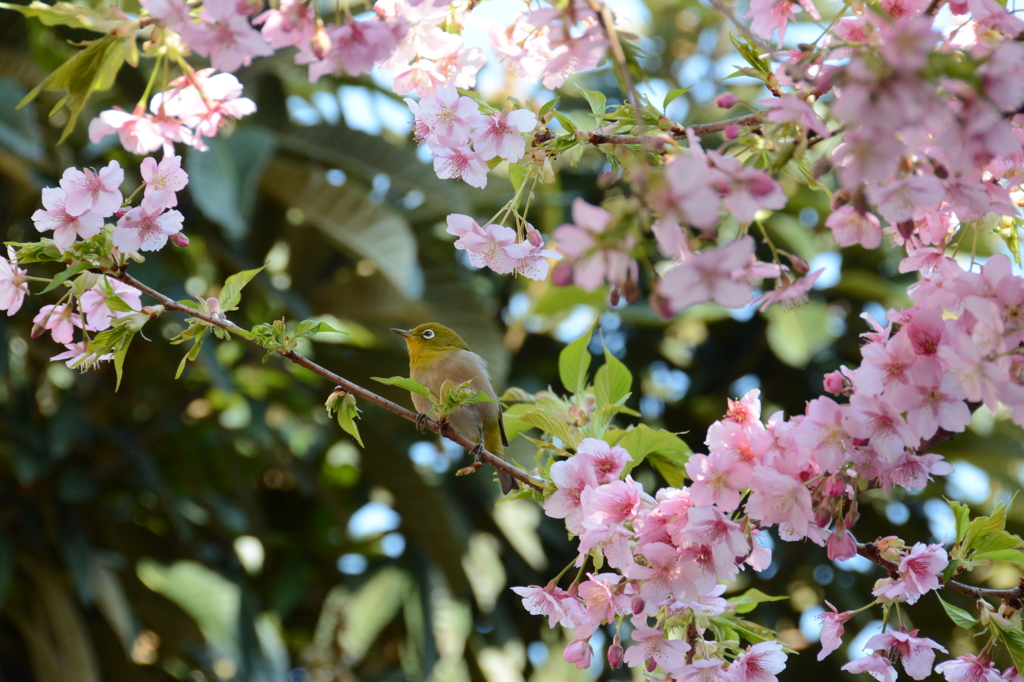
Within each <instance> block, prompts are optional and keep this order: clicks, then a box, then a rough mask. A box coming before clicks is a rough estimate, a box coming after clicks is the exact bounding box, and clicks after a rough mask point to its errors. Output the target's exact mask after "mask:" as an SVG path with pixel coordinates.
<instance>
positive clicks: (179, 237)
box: [171, 232, 188, 248]
mask: <svg viewBox="0 0 1024 682" xmlns="http://www.w3.org/2000/svg"><path fill="white" fill-rule="evenodd" d="M171 243H172V244H174V245H175V246H177V247H180V248H185V247H186V246H188V237H186V236H185V235H183V234H182V233H181V232H175V233H174V234H172V235H171Z"/></svg>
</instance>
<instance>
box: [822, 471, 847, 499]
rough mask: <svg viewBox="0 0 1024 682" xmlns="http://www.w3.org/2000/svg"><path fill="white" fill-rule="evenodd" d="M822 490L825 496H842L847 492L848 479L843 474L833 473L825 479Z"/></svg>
mask: <svg viewBox="0 0 1024 682" xmlns="http://www.w3.org/2000/svg"><path fill="white" fill-rule="evenodd" d="M821 492H822V494H824V495H825V497H842V496H843V493H845V492H846V481H845V480H844V479H843V477H842V475H840V474H833V475H831V476H829V477H828V478H827V479H825V484H824V485H823V486H821Z"/></svg>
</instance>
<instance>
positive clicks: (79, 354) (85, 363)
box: [50, 341, 114, 371]
mask: <svg viewBox="0 0 1024 682" xmlns="http://www.w3.org/2000/svg"><path fill="white" fill-rule="evenodd" d="M64 348H66V349H67V350H65V351H64V352H63V353H58V354H57V355H54V356H53V357H51V358H50V360H51V361H53V362H57V361H59V360H63V361H64V364H65V365H67V366H68V367H69V368H71V369H81V370H82V371H85V370H87V369H90V368H91V367H92V366H93V365H95V364H96V363H98V362H106V361H108V360H113V359H114V355H113V353H107V354H106V355H100V356H99V357H97V356H96V355H95V354H93V353H90V352H89V344H88V343H87V342H86V341H77V342H75V343H65V344H64Z"/></svg>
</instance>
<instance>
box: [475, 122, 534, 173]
mask: <svg viewBox="0 0 1024 682" xmlns="http://www.w3.org/2000/svg"><path fill="white" fill-rule="evenodd" d="M478 125H479V127H478V128H477V129H476V130H475V131H473V136H472V137H473V147H474V149H476V150H477V151H478V152H480V155H481V156H483V158H484V159H493V158H494V157H495V156H500V157H501V158H503V159H507V160H508V161H510V162H513V163H514V162H516V161H518V160H519V159H521V158H522V157H523V153H524V152H525V150H526V142H525V140H523V136H522V134H521V133H528V132H530V131H531V130H533V129H534V128H535V127H536V126H537V114H535V113H533V112H532V111H528V110H526V109H516V110H515V111H503V112H501V113H499V114H492V115H490V116H485V117H482V120H480V121H478Z"/></svg>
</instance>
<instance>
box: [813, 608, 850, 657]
mask: <svg viewBox="0 0 1024 682" xmlns="http://www.w3.org/2000/svg"><path fill="white" fill-rule="evenodd" d="M825 605H826V606H828V607H829V608H830V609H832V613H829V612H828V611H825V612H824V613H821V614H818V620H820V621H821V651H819V652H818V660H819V661H823V660H825V657H826V656H828V655H829V654H830V653H832V652H833V651H835V650H836V649H838V648H839V647H840V646H842V644H843V625H844V623H846V621H848V620H850V619H851V618H853V613H852V612H851V611H843V612H842V613H839V612H838V611H837V610H836V607H834V606H832V604H829V603H828V602H825Z"/></svg>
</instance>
